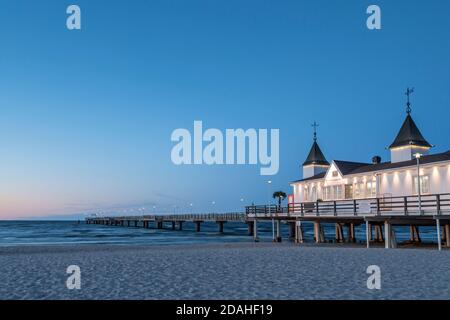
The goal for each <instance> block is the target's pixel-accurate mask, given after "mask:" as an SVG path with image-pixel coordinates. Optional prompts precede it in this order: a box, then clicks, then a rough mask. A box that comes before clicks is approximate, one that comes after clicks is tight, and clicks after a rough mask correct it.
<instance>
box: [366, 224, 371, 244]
mask: <svg viewBox="0 0 450 320" xmlns="http://www.w3.org/2000/svg"><path fill="white" fill-rule="evenodd" d="M369 229H370V224H369V221H367V220H366V246H367V249H369V248H370V233H371V232H370V231H369Z"/></svg>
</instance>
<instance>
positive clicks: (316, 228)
mask: <svg viewBox="0 0 450 320" xmlns="http://www.w3.org/2000/svg"><path fill="white" fill-rule="evenodd" d="M319 229H320V223H319V222H314V240H315V241H316V243H319V242H320V234H319V233H320V230H319Z"/></svg>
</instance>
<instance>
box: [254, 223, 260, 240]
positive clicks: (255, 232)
mask: <svg viewBox="0 0 450 320" xmlns="http://www.w3.org/2000/svg"><path fill="white" fill-rule="evenodd" d="M253 240H254V241H255V242H258V241H259V238H258V221H257V220H256V219H255V220H253Z"/></svg>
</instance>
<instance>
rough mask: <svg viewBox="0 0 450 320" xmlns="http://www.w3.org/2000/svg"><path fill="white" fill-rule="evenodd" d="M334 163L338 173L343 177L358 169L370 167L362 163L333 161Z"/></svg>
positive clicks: (368, 164)
mask: <svg viewBox="0 0 450 320" xmlns="http://www.w3.org/2000/svg"><path fill="white" fill-rule="evenodd" d="M334 163H335V164H336V166H337V167H338V169H339V171H340V172H341V173H342V174H343V175H344V176H345V175H347V174H349V173H350V172H352V171H354V170H357V169H359V168H363V167H367V166H370V163H362V162H350V161H341V160H335V161H334Z"/></svg>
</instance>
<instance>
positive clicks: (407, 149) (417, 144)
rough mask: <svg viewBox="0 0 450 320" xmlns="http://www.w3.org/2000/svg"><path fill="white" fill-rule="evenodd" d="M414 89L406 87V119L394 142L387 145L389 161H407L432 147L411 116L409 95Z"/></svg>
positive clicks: (425, 152) (426, 152)
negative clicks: (389, 154) (389, 151)
mask: <svg viewBox="0 0 450 320" xmlns="http://www.w3.org/2000/svg"><path fill="white" fill-rule="evenodd" d="M413 92H414V89H410V88H408V89H407V90H406V96H407V97H408V98H407V99H408V100H407V103H406V119H405V121H404V122H403V125H402V127H401V128H400V131H399V133H398V134H397V137H396V138H395V140H394V142H393V143H392V144H391V145H390V146H389V149H390V150H391V162H393V163H394V162H401V161H408V160H412V159H413V158H414V154H416V153H420V154H422V155H424V154H428V152H429V150H430V148H431V147H432V146H431V144H429V143H428V141H426V140H425V138H424V137H423V135H422V133H420V130H419V128H418V127H417V125H416V123H415V122H414V120H413V118H412V117H411V103H410V100H409V99H410V96H411V94H412V93H413Z"/></svg>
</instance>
